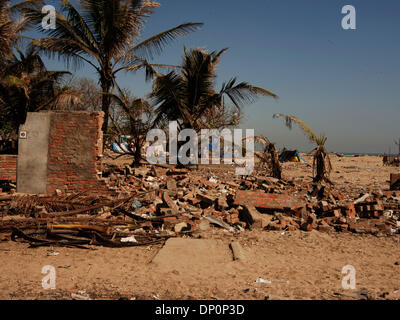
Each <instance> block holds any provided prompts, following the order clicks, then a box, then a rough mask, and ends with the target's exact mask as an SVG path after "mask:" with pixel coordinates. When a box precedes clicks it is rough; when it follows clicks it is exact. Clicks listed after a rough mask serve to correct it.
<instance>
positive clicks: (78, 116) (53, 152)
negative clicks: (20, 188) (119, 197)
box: [47, 112, 108, 193]
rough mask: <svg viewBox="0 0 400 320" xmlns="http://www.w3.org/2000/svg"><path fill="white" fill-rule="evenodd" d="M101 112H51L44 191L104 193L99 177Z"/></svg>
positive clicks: (104, 188) (102, 183)
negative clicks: (45, 188) (45, 187)
mask: <svg viewBox="0 0 400 320" xmlns="http://www.w3.org/2000/svg"><path fill="white" fill-rule="evenodd" d="M103 121H104V113H103V112H55V113H53V114H52V117H51V122H50V134H49V145H48V165H47V192H48V193H52V192H54V191H55V190H56V189H60V190H64V191H67V192H84V191H91V192H95V193H96V192H107V191H108V188H107V187H106V184H105V182H104V181H103V180H102V179H101V178H100V176H101V161H100V160H101V159H100V157H99V156H100V155H101V154H102V147H103V133H102V130H101V127H102V124H103Z"/></svg>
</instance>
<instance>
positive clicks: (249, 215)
mask: <svg viewBox="0 0 400 320" xmlns="http://www.w3.org/2000/svg"><path fill="white" fill-rule="evenodd" d="M240 217H241V220H242V221H245V222H246V223H247V224H248V225H250V226H252V227H253V228H261V229H264V228H265V227H266V226H267V225H268V224H269V223H270V222H271V219H272V218H271V216H268V215H263V214H261V213H260V212H258V211H257V209H256V208H255V207H254V206H252V205H247V206H244V209H243V211H242V212H241V215H240Z"/></svg>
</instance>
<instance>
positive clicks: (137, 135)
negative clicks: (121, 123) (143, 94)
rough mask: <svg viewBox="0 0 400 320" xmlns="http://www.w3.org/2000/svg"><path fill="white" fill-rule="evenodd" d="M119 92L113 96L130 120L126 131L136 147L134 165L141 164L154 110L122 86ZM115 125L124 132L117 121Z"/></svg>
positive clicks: (146, 102)
mask: <svg viewBox="0 0 400 320" xmlns="http://www.w3.org/2000/svg"><path fill="white" fill-rule="evenodd" d="M118 92H119V94H118V95H112V98H113V100H114V101H115V102H116V105H117V106H119V107H120V108H121V109H122V111H123V112H124V114H125V117H126V120H127V122H128V126H127V130H126V131H127V132H128V133H129V135H131V136H132V144H133V146H134V148H135V150H134V152H133V157H134V160H133V163H132V166H139V165H140V161H141V160H142V152H141V151H142V148H143V145H144V143H145V142H146V135H147V132H148V131H149V130H150V129H151V128H152V123H153V115H154V110H153V107H152V106H151V104H150V103H149V102H148V101H146V100H145V99H141V98H131V97H130V95H129V94H128V93H127V92H124V91H123V90H121V89H120V88H118ZM113 122H114V121H113ZM114 125H115V126H116V127H117V128H116V129H117V131H118V134H122V133H123V132H122V130H121V129H120V128H118V125H117V124H116V123H114Z"/></svg>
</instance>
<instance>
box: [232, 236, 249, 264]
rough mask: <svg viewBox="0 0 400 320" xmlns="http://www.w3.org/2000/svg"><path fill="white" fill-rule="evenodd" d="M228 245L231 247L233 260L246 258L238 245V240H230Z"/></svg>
mask: <svg viewBox="0 0 400 320" xmlns="http://www.w3.org/2000/svg"><path fill="white" fill-rule="evenodd" d="M229 246H230V247H231V250H232V254H233V260H240V261H245V260H246V258H245V255H244V253H243V249H242V246H241V245H240V243H239V242H237V241H235V242H232V243H231V244H230V245H229Z"/></svg>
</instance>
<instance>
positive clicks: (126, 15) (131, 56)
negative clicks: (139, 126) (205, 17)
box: [23, 0, 202, 132]
mask: <svg viewBox="0 0 400 320" xmlns="http://www.w3.org/2000/svg"><path fill="white" fill-rule="evenodd" d="M159 6H160V4H159V3H157V2H152V1H149V0H80V1H79V9H78V8H76V7H75V6H74V5H73V4H72V3H71V1H69V0H63V1H62V6H61V12H62V13H65V15H64V14H62V13H57V24H56V29H54V30H53V29H48V30H43V29H42V28H41V22H42V19H43V15H42V13H41V10H40V9H39V8H35V7H31V8H29V9H25V10H23V12H24V13H25V15H26V17H27V18H28V19H29V21H31V22H32V23H34V24H36V25H37V26H38V29H39V30H41V31H43V32H45V33H46V34H47V35H48V37H46V38H42V39H38V40H34V41H33V45H34V46H35V47H37V48H39V49H40V50H41V51H42V52H45V53H46V54H48V55H50V56H54V55H58V56H59V57H63V58H64V59H65V60H66V62H67V63H70V62H73V63H75V65H76V64H79V63H87V64H89V65H91V66H92V67H93V68H94V69H95V70H96V72H97V74H98V77H99V83H100V84H101V88H102V91H103V97H102V110H103V111H104V113H105V121H104V125H103V131H104V132H106V131H107V127H108V116H109V107H110V103H111V95H110V93H111V90H112V88H113V87H114V86H115V84H116V75H117V73H119V72H120V71H134V72H135V71H138V70H140V69H145V71H146V79H149V78H151V77H152V76H153V75H154V73H155V72H156V71H155V70H154V68H155V67H165V66H164V65H157V64H150V63H149V62H148V60H147V59H149V58H150V59H151V58H152V57H153V56H154V54H158V53H160V52H161V51H162V49H163V48H164V46H165V45H167V44H168V43H170V42H171V41H172V40H174V39H176V38H177V37H178V36H183V35H186V34H188V33H189V32H192V31H194V30H196V29H198V28H199V27H200V26H201V25H202V23H185V24H181V25H179V26H177V27H174V28H172V29H169V30H167V31H164V32H161V33H159V34H157V35H155V36H152V37H150V38H148V39H146V40H144V41H141V42H139V40H140V33H141V31H142V28H143V26H144V24H145V22H146V20H145V19H146V18H147V17H149V16H150V15H151V14H152V13H153V12H154V9H155V8H157V7H159Z"/></svg>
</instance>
